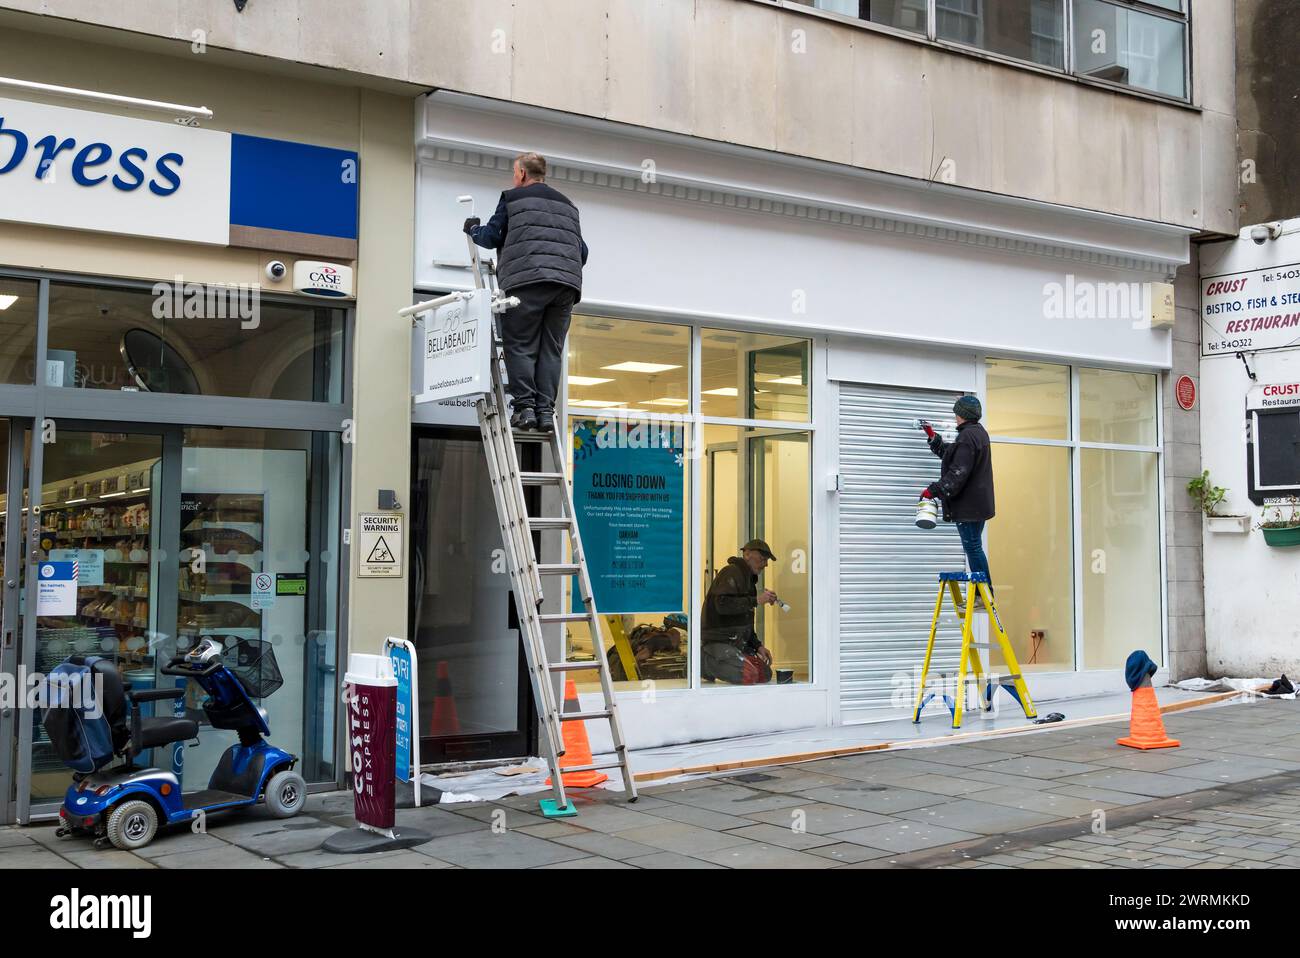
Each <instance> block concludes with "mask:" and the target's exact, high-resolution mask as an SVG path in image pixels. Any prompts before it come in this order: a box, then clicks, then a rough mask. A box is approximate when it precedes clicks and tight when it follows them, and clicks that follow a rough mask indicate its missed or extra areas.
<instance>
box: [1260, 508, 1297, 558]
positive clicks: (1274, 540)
mask: <svg viewBox="0 0 1300 958" xmlns="http://www.w3.org/2000/svg"><path fill="white" fill-rule="evenodd" d="M1256 528H1258V529H1260V530H1261V531H1262V532H1263V533H1264V541H1265V542H1267V543H1268V544H1269V545H1271V546H1273V547H1274V548H1286V547H1288V546H1300V499H1297V498H1296V497H1295V496H1287V497H1286V498H1285V499H1281V500H1279V501H1278V502H1275V503H1272V504H1271V506H1268V507H1265V509H1264V511H1263V513H1262V514H1261V516H1260V521H1259V525H1258V526H1257V527H1256Z"/></svg>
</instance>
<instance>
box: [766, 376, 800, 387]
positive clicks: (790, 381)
mask: <svg viewBox="0 0 1300 958" xmlns="http://www.w3.org/2000/svg"><path fill="white" fill-rule="evenodd" d="M768 382H769V383H775V384H776V385H778V386H802V385H803V377H802V376H782V377H781V378H780V379H769V380H768Z"/></svg>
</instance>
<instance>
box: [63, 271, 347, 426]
mask: <svg viewBox="0 0 1300 958" xmlns="http://www.w3.org/2000/svg"><path fill="white" fill-rule="evenodd" d="M342 355H343V311H342V310H340V309H334V308H330V307H324V306H321V307H317V306H303V305H295V304H285V303H275V302H267V301H264V300H262V299H261V297H260V295H255V291H253V290H247V289H246V290H244V291H243V292H242V293H241V292H239V291H238V290H236V289H235V288H233V287H219V286H206V287H205V286H200V285H198V284H181V285H173V284H171V283H165V284H158V286H157V287H155V288H153V289H150V290H137V289H103V288H96V287H92V286H79V285H71V284H62V283H54V284H51V286H50V343H49V360H50V372H49V373H48V378H47V382H48V383H49V384H50V385H53V386H64V387H69V388H83V389H115V390H125V391H147V392H162V393H180V394H188V395H204V396H238V397H245V398H252V399H295V400H300V401H306V402H312V401H315V402H340V401H341V397H342V387H343V377H342V370H343V365H342Z"/></svg>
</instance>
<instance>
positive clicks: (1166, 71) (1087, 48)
mask: <svg viewBox="0 0 1300 958" xmlns="http://www.w3.org/2000/svg"><path fill="white" fill-rule="evenodd" d="M1153 5H1154V6H1159V7H1164V8H1166V9H1170V10H1177V9H1178V8H1177V6H1176V5H1175V4H1174V2H1173V0H1165V2H1156V3H1155V4H1153ZM1186 47H1187V21H1186V19H1184V18H1182V17H1178V18H1175V17H1169V16H1164V15H1158V14H1155V13H1145V12H1143V11H1140V10H1135V9H1133V8H1132V7H1129V6H1124V5H1120V4H1118V3H1110V2H1107V0H1074V69H1075V72H1076V73H1078V74H1080V75H1081V76H1086V77H1094V78H1096V79H1099V80H1109V81H1110V82H1112V83H1122V84H1124V85H1125V86H1131V87H1135V88H1137V89H1140V90H1149V91H1150V92H1152V93H1160V94H1163V95H1165V96H1171V97H1178V98H1180V99H1182V98H1185V97H1186V96H1187V65H1186Z"/></svg>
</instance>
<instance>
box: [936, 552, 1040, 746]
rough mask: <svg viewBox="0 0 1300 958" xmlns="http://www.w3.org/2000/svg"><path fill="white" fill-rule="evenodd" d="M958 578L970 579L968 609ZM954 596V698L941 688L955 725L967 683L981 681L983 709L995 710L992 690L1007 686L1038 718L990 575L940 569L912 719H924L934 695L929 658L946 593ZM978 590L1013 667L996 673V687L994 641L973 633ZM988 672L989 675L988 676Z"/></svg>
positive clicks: (1004, 657) (1028, 713) (1027, 714)
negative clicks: (983, 656)
mask: <svg viewBox="0 0 1300 958" xmlns="http://www.w3.org/2000/svg"><path fill="white" fill-rule="evenodd" d="M959 582H965V583H967V584H968V585H967V588H966V602H965V609H964V610H963V608H962V597H961V588H960V587H959V586H958V585H957V583H959ZM945 593H947V594H949V595H951V596H952V605H953V611H955V612H956V613H957V615H958V616H959V617H960V618H961V620H962V623H961V658H960V660H959V662H958V665H957V686H956V689H955V692H956V695H955V697H954V698H949V696H948V693H947V692H946V691H943V690H940V692H939V693H937V694H941V695H942V696H943V700H944V702H945V703H946V704H947V706H948V708H949V710H950V711H951V712H952V727H953V728H961V713H962V707H963V705H965V702H966V686H967V683H974V684H975V687H976V688H979V687H980V685H981V684H983V685H984V694H983V701H984V711H985V712H991V711H992V710H993V694H994V693H995V692H996V691H997V689H998V688H1003V689H1006V690H1007V691H1008V692H1009V693H1010V694H1011V695H1012V697H1013V698H1015V700H1016V701H1017V702H1018V703H1019V704H1020V707H1021V708H1022V709H1024V710H1025V718H1035V717H1037V715H1038V711H1037V709H1035V708H1034V700H1033V699H1031V698H1030V697H1029V687H1028V686H1026V685H1025V677H1024V675H1022V674H1021V671H1020V663H1019V662H1017V661H1016V653H1015V651H1014V650H1012V648H1011V640H1010V639H1009V638H1007V632H1006V629H1004V628H1002V620H1001V619H1000V618H999V617H998V610H997V608H996V607H995V606H994V604H993V592H992V590H990V589H989V577H988V573H986V572H969V573H968V572H940V573H939V595H938V598H936V599H935V602H934V617H933V618H932V619H931V620H930V641H929V642H928V643H927V644H926V646H925V664H924V665H922V666H921V687H920V689H918V690H917V693H916V709H915V711H913V712H912V721H913V722H919V721H921V710H922V709H923V708H925V705H926V703H927V702H929V701H930V699H932V698H934V696H935V695H936V693H935V692H930V693H929V694H926V689H925V680H926V677H927V676H928V675H929V674H930V659H931V657H932V656H933V654H934V637H935V633H936V632H938V630H939V615H940V613H941V612H942V611H943V599H944V594H945ZM977 593H978V594H979V597H980V600H981V601H982V602H983V603H984V608H986V609H987V610H988V613H989V623H990V625H991V626H992V629H993V633H994V634H995V635H996V636H997V640H998V647H999V648H1000V649H1001V650H1002V660H1003V661H1004V662H1005V663H1006V667H1007V668H1008V669H1009V670H1010V674H1009V675H1000V676H998V677H997V687H996V688H995V687H994V676H993V673H992V666H993V655H992V651H993V644H992V643H991V642H976V641H975V640H974V635H973V634H972V630H971V626H972V624H973V622H974V619H975V596H976V594H977ZM980 649H988V650H989V653H990V654H989V671H988V672H987V673H986V672H985V671H984V666H983V663H982V662H981V661H980V654H979V650H980ZM968 671H970V672H972V673H974V674H973V676H972V677H971V678H967V677H966V673H967V672H968ZM985 676H987V679H986V678H985Z"/></svg>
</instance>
